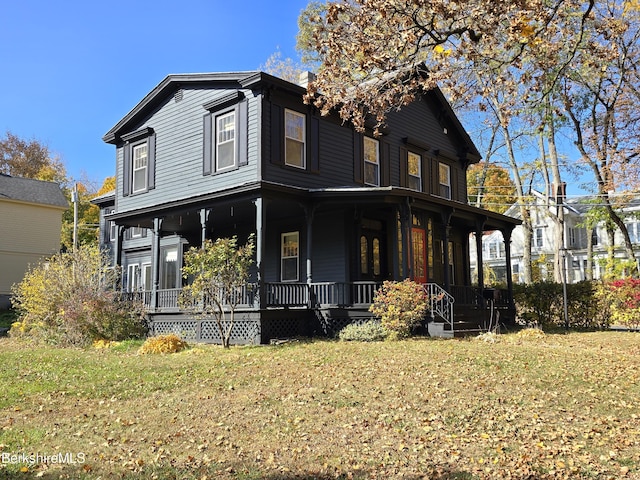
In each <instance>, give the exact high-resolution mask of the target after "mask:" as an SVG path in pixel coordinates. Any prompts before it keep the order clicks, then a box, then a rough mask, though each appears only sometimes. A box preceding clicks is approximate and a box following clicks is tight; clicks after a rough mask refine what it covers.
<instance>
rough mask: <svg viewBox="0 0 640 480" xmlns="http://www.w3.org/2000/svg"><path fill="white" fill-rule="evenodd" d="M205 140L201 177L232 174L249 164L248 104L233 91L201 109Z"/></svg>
mask: <svg viewBox="0 0 640 480" xmlns="http://www.w3.org/2000/svg"><path fill="white" fill-rule="evenodd" d="M202 107H203V108H204V109H205V110H207V112H208V113H206V114H205V115H204V117H203V126H204V130H203V131H204V138H203V152H202V174H203V175H216V174H218V173H221V172H229V171H231V170H235V169H237V168H240V167H241V166H243V165H247V164H248V163H249V159H248V156H247V125H248V118H247V115H248V102H247V101H246V100H244V94H243V93H242V92H241V91H232V92H229V93H228V94H226V95H223V96H221V97H218V98H216V99H214V100H212V101H210V102H208V103H205V104H204V105H203V106H202Z"/></svg>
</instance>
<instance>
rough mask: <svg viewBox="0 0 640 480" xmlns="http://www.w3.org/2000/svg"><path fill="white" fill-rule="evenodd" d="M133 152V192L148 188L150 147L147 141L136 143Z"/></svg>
mask: <svg viewBox="0 0 640 480" xmlns="http://www.w3.org/2000/svg"><path fill="white" fill-rule="evenodd" d="M132 152H133V178H132V180H131V192H132V193H138V192H144V191H146V190H147V179H148V175H149V174H148V168H149V156H148V152H149V149H148V148H147V143H146V142H145V143H141V144H139V145H134V146H133V148H132Z"/></svg>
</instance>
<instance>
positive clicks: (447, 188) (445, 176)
mask: <svg viewBox="0 0 640 480" xmlns="http://www.w3.org/2000/svg"><path fill="white" fill-rule="evenodd" d="M438 178H439V183H440V196H441V197H444V198H447V199H449V200H451V167H450V166H449V165H447V164H446V163H440V164H439V165H438Z"/></svg>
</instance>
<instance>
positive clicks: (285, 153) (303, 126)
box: [284, 108, 307, 170]
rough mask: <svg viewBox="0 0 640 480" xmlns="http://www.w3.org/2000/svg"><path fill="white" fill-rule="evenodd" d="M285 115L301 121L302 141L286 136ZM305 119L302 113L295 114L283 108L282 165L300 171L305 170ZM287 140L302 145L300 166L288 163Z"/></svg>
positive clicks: (293, 111)
mask: <svg viewBox="0 0 640 480" xmlns="http://www.w3.org/2000/svg"><path fill="white" fill-rule="evenodd" d="M287 114H290V115H292V116H294V117H299V118H301V119H302V139H299V138H295V137H290V136H289V135H287ZM306 137H307V118H306V115H305V114H304V113H300V112H296V111H295V110H289V109H288V108H285V110H284V163H285V165H287V166H289V167H295V168H299V169H301V170H305V169H306V168H307V139H306ZM287 140H293V141H294V142H298V143H301V144H302V165H296V164H294V163H289V162H288V159H289V156H288V155H287Z"/></svg>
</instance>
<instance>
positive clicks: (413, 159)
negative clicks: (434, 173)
mask: <svg viewBox="0 0 640 480" xmlns="http://www.w3.org/2000/svg"><path fill="white" fill-rule="evenodd" d="M407 180H408V187H409V188H410V189H412V190H417V191H418V192H420V191H422V156H420V155H418V154H417V153H413V152H408V154H407Z"/></svg>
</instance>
